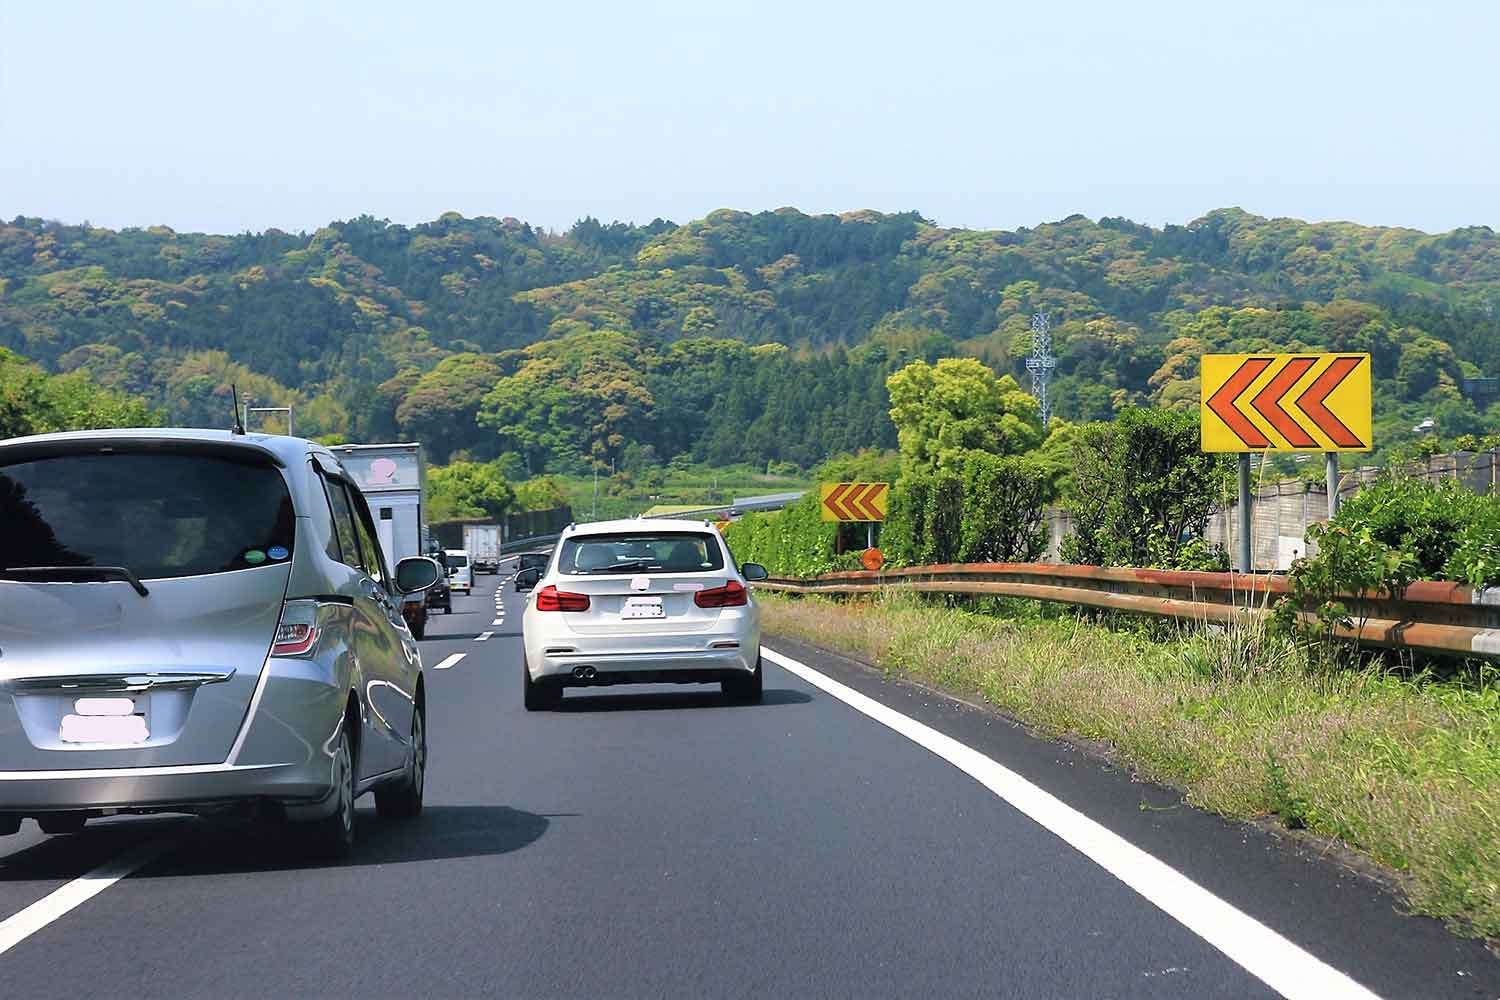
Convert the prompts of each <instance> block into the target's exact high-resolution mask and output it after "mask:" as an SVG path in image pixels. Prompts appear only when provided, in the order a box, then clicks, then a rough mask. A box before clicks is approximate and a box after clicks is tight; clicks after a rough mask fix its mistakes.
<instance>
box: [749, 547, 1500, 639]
mask: <svg viewBox="0 0 1500 1000" xmlns="http://www.w3.org/2000/svg"><path fill="white" fill-rule="evenodd" d="M756 586H757V587H761V588H764V589H766V590H771V591H779V592H782V593H791V594H868V593H875V592H879V591H884V590H914V591H922V592H926V593H937V594H990V595H995V596H1001V597H1021V598H1029V599H1031V600H1038V601H1051V602H1054V603H1059V604H1074V605H1079V606H1082V607H1092V608H1108V609H1112V610H1116V611H1129V612H1134V613H1136V614H1145V615H1156V616H1159V617H1165V618H1176V619H1181V620H1188V621H1199V622H1220V623H1224V622H1230V621H1235V620H1244V619H1246V618H1247V617H1252V616H1258V615H1262V614H1265V613H1266V612H1267V611H1268V609H1269V608H1270V607H1271V606H1272V605H1274V604H1275V603H1276V602H1277V601H1278V600H1279V599H1280V598H1282V597H1289V596H1290V595H1291V586H1290V584H1289V583H1288V581H1287V579H1286V578H1285V577H1281V576H1271V575H1266V574H1258V575H1257V574H1251V575H1246V574H1243V573H1195V572H1183V571H1173V570H1152V569H1124V568H1112V567H1111V568H1106V567H1100V566H1077V565H1071V564H1068V563H958V564H949V565H940V566H916V567H911V568H908V569H895V570H882V571H875V572H866V571H852V572H843V573H827V574H824V575H823V576H815V577H772V578H770V579H768V580H764V581H762V582H760V583H757V584H756ZM1341 600H1343V601H1344V603H1345V605H1346V606H1347V607H1348V608H1349V612H1350V617H1351V618H1352V619H1353V625H1352V626H1351V627H1348V628H1339V629H1337V630H1336V631H1337V634H1338V635H1340V636H1341V637H1343V638H1346V639H1355V640H1358V641H1360V642H1363V643H1368V644H1370V645H1376V646H1385V647H1390V648H1407V649H1420V650H1425V651H1429V652H1441V653H1458V654H1462V655H1465V656H1486V657H1497V658H1500V587H1490V588H1487V589H1483V590H1476V589H1474V588H1472V587H1468V586H1464V585H1462V584H1456V583H1444V582H1439V581H1419V582H1417V583H1413V584H1412V585H1411V586H1409V587H1408V588H1407V589H1406V592H1405V593H1404V594H1402V595H1401V597H1399V598H1397V597H1393V596H1392V595H1390V594H1384V593H1381V594H1373V595H1353V594H1346V595H1342V597H1341ZM1298 615H1299V617H1301V618H1302V619H1303V620H1304V621H1307V622H1310V623H1311V622H1315V621H1316V616H1315V615H1314V614H1313V613H1312V612H1311V611H1310V610H1307V609H1299V611H1298Z"/></svg>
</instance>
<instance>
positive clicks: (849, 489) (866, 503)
mask: <svg viewBox="0 0 1500 1000" xmlns="http://www.w3.org/2000/svg"><path fill="white" fill-rule="evenodd" d="M890 495H891V484H890V483H824V484H822V485H821V486H819V487H818V498H819V499H820V500H822V502H823V504H822V514H823V520H825V521H884V520H885V503H886V500H887V499H888V498H889V497H890Z"/></svg>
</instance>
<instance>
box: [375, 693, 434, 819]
mask: <svg viewBox="0 0 1500 1000" xmlns="http://www.w3.org/2000/svg"><path fill="white" fill-rule="evenodd" d="M426 785H427V726H426V723H425V721H424V720H423V718H422V709H420V708H418V709H417V710H416V711H415V712H413V713H412V716H411V756H410V758H409V759H408V760H407V762H406V772H405V773H404V774H402V775H401V777H400V778H399V779H397V780H396V781H394V782H392V783H391V784H389V785H385V786H383V787H380V788H377V789H375V812H376V813H378V814H379V815H380V816H381V818H383V819H410V818H411V817H413V816H420V815H421V814H422V790H423V788H425V787H426Z"/></svg>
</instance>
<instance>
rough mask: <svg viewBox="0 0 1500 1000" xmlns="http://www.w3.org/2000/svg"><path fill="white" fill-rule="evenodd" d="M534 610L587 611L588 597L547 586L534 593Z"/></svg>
mask: <svg viewBox="0 0 1500 1000" xmlns="http://www.w3.org/2000/svg"><path fill="white" fill-rule="evenodd" d="M536 609H537V610H538V611H587V610H588V609H589V595H587V594H573V593H569V592H568V591H566V590H558V589H557V588H556V587H554V586H552V585H551V584H548V585H547V586H545V587H543V588H542V589H541V590H538V591H537V592H536Z"/></svg>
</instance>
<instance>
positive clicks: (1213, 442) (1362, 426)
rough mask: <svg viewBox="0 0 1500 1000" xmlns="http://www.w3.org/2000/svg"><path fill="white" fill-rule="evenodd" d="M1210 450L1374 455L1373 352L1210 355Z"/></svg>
mask: <svg viewBox="0 0 1500 1000" xmlns="http://www.w3.org/2000/svg"><path fill="white" fill-rule="evenodd" d="M1201 375H1202V377H1201V379H1200V380H1199V381H1200V382H1201V385H1202V389H1201V391H1202V411H1201V416H1202V425H1203V450H1204V451H1241V452H1243V451H1369V450H1370V446H1371V438H1372V434H1371V423H1372V414H1371V398H1370V356H1369V355H1368V354H1205V355H1203V369H1202V372H1201Z"/></svg>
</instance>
